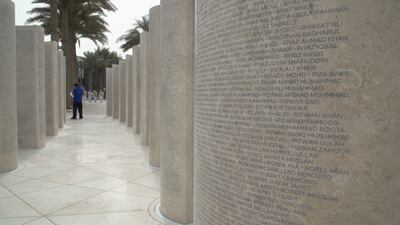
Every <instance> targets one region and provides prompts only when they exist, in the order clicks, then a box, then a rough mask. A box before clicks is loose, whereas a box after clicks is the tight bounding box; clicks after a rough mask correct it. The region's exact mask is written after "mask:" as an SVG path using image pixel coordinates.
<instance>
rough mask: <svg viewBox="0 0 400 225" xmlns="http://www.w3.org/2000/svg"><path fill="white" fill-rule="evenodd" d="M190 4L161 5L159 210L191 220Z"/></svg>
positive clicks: (190, 0)
mask: <svg viewBox="0 0 400 225" xmlns="http://www.w3.org/2000/svg"><path fill="white" fill-rule="evenodd" d="M193 43H194V0H170V1H161V74H162V76H161V102H162V104H161V112H160V115H161V116H160V122H161V125H160V137H161V138H160V147H161V207H160V210H161V212H162V213H163V215H164V216H166V217H167V218H169V219H171V220H173V221H176V222H178V223H182V224H187V223H190V222H192V220H193V86H192V83H193V57H194V55H193V54H194V53H193V52H194V45H193Z"/></svg>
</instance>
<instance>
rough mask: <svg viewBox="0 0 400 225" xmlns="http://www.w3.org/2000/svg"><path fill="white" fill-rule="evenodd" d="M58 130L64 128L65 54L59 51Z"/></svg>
mask: <svg viewBox="0 0 400 225" xmlns="http://www.w3.org/2000/svg"><path fill="white" fill-rule="evenodd" d="M58 76H59V77H58V128H63V127H64V111H65V110H64V100H63V98H64V93H65V90H64V84H63V83H64V53H63V51H58Z"/></svg>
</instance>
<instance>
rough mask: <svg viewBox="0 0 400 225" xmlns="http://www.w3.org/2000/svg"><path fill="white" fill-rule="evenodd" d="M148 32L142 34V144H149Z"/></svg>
mask: <svg viewBox="0 0 400 225" xmlns="http://www.w3.org/2000/svg"><path fill="white" fill-rule="evenodd" d="M147 39H148V32H143V33H141V34H140V144H142V145H147V144H148V125H149V119H148V115H147V113H148V110H147V102H148V93H147V90H148V86H147V85H148V83H147V80H148V77H147V76H148V40H147Z"/></svg>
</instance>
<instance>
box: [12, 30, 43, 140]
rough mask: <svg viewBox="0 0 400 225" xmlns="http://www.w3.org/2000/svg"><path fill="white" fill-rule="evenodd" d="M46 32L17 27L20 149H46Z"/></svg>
mask: <svg viewBox="0 0 400 225" xmlns="http://www.w3.org/2000/svg"><path fill="white" fill-rule="evenodd" d="M43 41H44V30H43V28H42V27H40V26H17V28H16V43H17V44H16V46H17V48H16V52H17V64H16V66H17V102H18V107H17V109H18V145H19V147H22V148H42V147H44V146H45V145H46V113H45V112H46V111H45V110H46V105H45V99H46V97H45V73H44V43H43Z"/></svg>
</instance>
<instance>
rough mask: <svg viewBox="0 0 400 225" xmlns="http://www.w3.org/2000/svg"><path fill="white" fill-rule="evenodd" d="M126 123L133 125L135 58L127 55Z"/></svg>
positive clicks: (129, 125)
mask: <svg viewBox="0 0 400 225" xmlns="http://www.w3.org/2000/svg"><path fill="white" fill-rule="evenodd" d="M125 85H126V87H125V88H126V125H127V126H128V127H132V126H133V59H132V56H131V55H126V84H125Z"/></svg>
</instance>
